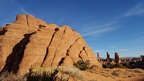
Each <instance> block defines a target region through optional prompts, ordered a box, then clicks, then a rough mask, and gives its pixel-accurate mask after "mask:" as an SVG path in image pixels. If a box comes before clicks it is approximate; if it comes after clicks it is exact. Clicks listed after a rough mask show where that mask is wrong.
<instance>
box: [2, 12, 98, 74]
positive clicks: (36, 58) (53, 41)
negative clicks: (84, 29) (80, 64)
mask: <svg viewBox="0 0 144 81" xmlns="http://www.w3.org/2000/svg"><path fill="white" fill-rule="evenodd" d="M78 60H90V63H91V65H97V66H99V67H101V64H100V63H99V62H98V61H97V59H96V57H95V55H94V53H93V51H92V49H91V48H90V47H88V45H87V44H86V42H85V40H84V39H83V38H82V37H81V35H80V34H78V33H77V32H75V31H74V30H72V29H71V28H70V27H69V26H65V25H64V26H61V27H59V26H57V25H55V24H47V23H46V22H45V21H43V20H40V19H37V18H35V17H33V16H31V15H26V14H20V15H18V16H17V17H16V20H15V22H14V23H12V24H7V25H6V26H4V27H2V28H1V29H0V71H1V72H4V71H9V72H11V71H13V72H15V73H17V74H19V75H23V74H25V73H27V72H28V71H29V68H37V67H51V66H62V65H73V63H74V62H77V61H78Z"/></svg>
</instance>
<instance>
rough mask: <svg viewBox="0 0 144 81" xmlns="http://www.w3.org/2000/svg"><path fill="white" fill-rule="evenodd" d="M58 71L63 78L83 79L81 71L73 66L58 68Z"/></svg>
mask: <svg viewBox="0 0 144 81" xmlns="http://www.w3.org/2000/svg"><path fill="white" fill-rule="evenodd" d="M58 71H59V73H61V74H62V75H64V76H63V78H66V77H67V78H68V77H72V78H76V79H83V74H82V73H81V71H80V70H79V69H78V68H76V67H74V66H59V67H58Z"/></svg>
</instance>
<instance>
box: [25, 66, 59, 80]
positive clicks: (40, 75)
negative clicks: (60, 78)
mask: <svg viewBox="0 0 144 81" xmlns="http://www.w3.org/2000/svg"><path fill="white" fill-rule="evenodd" d="M57 72H58V71H57V68H56V67H49V68H43V67H40V68H35V69H30V72H29V73H28V74H26V75H25V77H26V78H27V81H52V80H53V77H54V76H55V75H56V74H57Z"/></svg>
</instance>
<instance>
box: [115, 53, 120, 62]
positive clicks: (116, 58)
mask: <svg viewBox="0 0 144 81" xmlns="http://www.w3.org/2000/svg"><path fill="white" fill-rule="evenodd" d="M115 63H120V58H119V54H118V53H117V52H115Z"/></svg>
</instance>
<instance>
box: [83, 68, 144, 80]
mask: <svg viewBox="0 0 144 81" xmlns="http://www.w3.org/2000/svg"><path fill="white" fill-rule="evenodd" d="M83 74H84V76H85V77H86V78H87V80H88V81H144V70H142V69H139V68H135V69H121V68H114V69H109V68H106V69H104V68H97V69H93V71H92V72H87V71H83Z"/></svg>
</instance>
